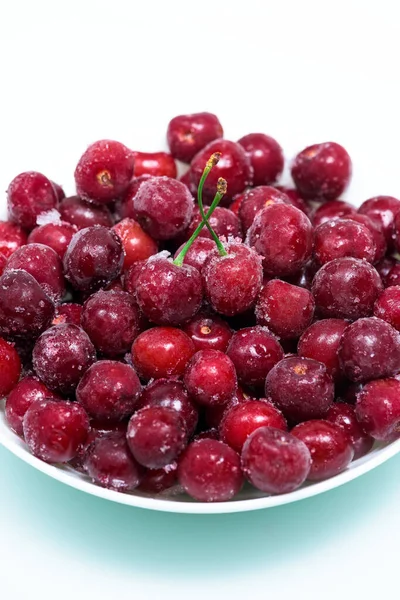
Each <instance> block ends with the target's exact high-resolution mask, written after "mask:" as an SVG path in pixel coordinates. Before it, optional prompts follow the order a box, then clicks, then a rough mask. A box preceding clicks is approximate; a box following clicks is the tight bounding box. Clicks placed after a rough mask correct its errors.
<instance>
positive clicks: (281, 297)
mask: <svg viewBox="0 0 400 600" xmlns="http://www.w3.org/2000/svg"><path fill="white" fill-rule="evenodd" d="M314 310H315V301H314V298H313V296H312V294H311V292H309V291H308V290H306V289H304V288H301V287H298V286H296V285H291V284H290V283H286V282H285V281H280V280H279V279H272V280H271V281H268V283H267V284H266V285H264V286H263V289H262V290H261V292H260V295H259V297H258V300H257V304H256V309H255V312H256V317H257V323H259V324H260V325H265V326H266V327H268V328H269V329H270V330H271V331H272V332H273V333H275V334H276V335H277V336H278V337H280V338H282V339H293V338H298V337H299V336H300V335H301V334H302V333H303V331H304V330H305V329H306V328H307V327H308V326H309V325H310V324H311V322H312V320H313V317H314Z"/></svg>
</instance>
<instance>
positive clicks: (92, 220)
mask: <svg viewBox="0 0 400 600" xmlns="http://www.w3.org/2000/svg"><path fill="white" fill-rule="evenodd" d="M58 210H59V212H60V215H61V218H62V220H63V221H66V222H67V223H71V225H75V227H77V228H78V229H85V228H86V227H92V226H93V225H102V226H103V227H111V225H112V224H113V220H112V215H111V212H110V209H109V208H108V207H107V206H104V205H102V206H99V205H96V204H90V203H89V202H85V200H82V198H79V196H70V197H69V198H64V200H62V202H61V203H60V206H59V207H58Z"/></svg>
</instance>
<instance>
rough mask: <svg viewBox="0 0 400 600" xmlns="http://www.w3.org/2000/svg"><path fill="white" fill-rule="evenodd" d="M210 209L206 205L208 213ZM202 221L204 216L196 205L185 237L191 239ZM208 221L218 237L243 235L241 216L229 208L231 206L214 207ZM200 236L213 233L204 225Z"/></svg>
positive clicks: (209, 235) (205, 210) (208, 235)
mask: <svg viewBox="0 0 400 600" xmlns="http://www.w3.org/2000/svg"><path fill="white" fill-rule="evenodd" d="M208 209H209V207H208V206H204V212H205V213H206V214H207V212H208ZM201 222H202V218H201V215H200V211H199V210H198V209H197V208H196V207H195V209H194V213H193V216H192V220H191V222H190V225H189V227H188V228H187V230H186V231H185V238H187V239H189V238H190V236H191V235H192V233H194V231H195V230H196V228H197V226H198V225H199V224H200V223H201ZM208 222H209V223H210V225H211V227H212V228H213V230H214V231H215V233H216V234H217V236H218V237H222V236H224V237H226V238H228V237H229V236H232V237H235V238H236V237H239V238H241V237H242V231H241V225H240V221H239V218H238V217H237V216H236V215H235V213H233V212H232V211H231V210H229V208H224V207H223V206H217V208H215V209H214V212H213V213H212V215H211V217H210V218H209V219H208ZM199 236H200V237H209V238H211V234H210V232H209V231H208V229H207V227H203V229H202V230H201V232H200V234H199Z"/></svg>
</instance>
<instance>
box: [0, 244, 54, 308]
mask: <svg viewBox="0 0 400 600" xmlns="http://www.w3.org/2000/svg"><path fill="white" fill-rule="evenodd" d="M17 269H22V270H24V271H26V272H27V273H29V274H30V275H32V277H34V278H35V279H36V281H37V282H38V284H39V285H40V286H41V287H42V288H43V290H44V291H45V292H46V294H47V295H48V296H49V298H51V299H52V300H53V302H59V301H60V300H62V298H63V296H64V294H65V283H64V275H63V268H62V262H61V259H60V257H59V256H58V254H57V253H56V252H55V251H54V250H52V249H51V248H49V247H48V246H44V245H43V244H28V245H26V246H22V248H19V249H18V250H16V251H15V252H14V254H13V255H12V256H10V258H9V259H8V262H7V266H6V268H5V271H4V272H5V273H9V272H12V271H14V270H17Z"/></svg>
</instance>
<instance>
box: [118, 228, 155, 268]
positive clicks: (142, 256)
mask: <svg viewBox="0 0 400 600" xmlns="http://www.w3.org/2000/svg"><path fill="white" fill-rule="evenodd" d="M113 230H114V231H115V232H116V234H117V235H118V236H119V238H120V239H121V242H122V246H123V248H124V252H125V258H124V270H126V269H129V267H130V266H132V265H133V264H134V263H135V262H138V261H139V260H146V259H147V258H149V257H150V256H152V255H153V254H157V250H158V248H157V244H156V242H155V241H154V240H153V238H151V237H150V236H149V235H148V234H147V233H146V232H145V231H143V229H142V228H141V227H140V225H139V223H136V221H135V220H134V219H123V220H122V221H120V222H119V223H117V225H114V227H113Z"/></svg>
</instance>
